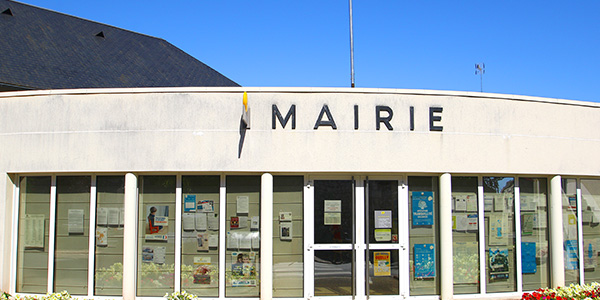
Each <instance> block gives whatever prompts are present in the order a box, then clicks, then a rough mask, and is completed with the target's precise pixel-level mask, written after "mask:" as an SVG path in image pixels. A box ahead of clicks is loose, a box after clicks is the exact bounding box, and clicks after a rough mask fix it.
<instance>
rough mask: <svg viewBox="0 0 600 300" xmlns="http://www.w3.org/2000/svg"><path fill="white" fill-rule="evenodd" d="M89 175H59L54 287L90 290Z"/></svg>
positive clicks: (75, 291) (84, 292)
mask: <svg viewBox="0 0 600 300" xmlns="http://www.w3.org/2000/svg"><path fill="white" fill-rule="evenodd" d="M90 187H91V177H90V176H59V177H57V178H56V244H55V249H56V252H55V254H54V291H65V290H66V291H69V293H71V294H74V295H87V293H88V280H87V279H88V252H89V233H90V230H89V224H90Z"/></svg>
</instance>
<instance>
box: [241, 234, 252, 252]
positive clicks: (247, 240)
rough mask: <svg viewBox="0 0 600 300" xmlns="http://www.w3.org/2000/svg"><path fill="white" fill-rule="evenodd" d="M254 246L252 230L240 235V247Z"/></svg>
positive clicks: (249, 247) (248, 247)
mask: <svg viewBox="0 0 600 300" xmlns="http://www.w3.org/2000/svg"><path fill="white" fill-rule="evenodd" d="M251 248H252V232H245V233H242V234H241V237H240V249H251Z"/></svg>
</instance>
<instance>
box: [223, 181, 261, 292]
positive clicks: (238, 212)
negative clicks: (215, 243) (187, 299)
mask: <svg viewBox="0 0 600 300" xmlns="http://www.w3.org/2000/svg"><path fill="white" fill-rule="evenodd" d="M226 181H227V187H226V188H227V211H226V216H227V218H226V220H227V221H226V222H225V223H226V224H227V225H226V227H227V228H226V229H227V241H226V244H227V251H226V252H225V254H226V255H227V256H226V257H225V261H226V267H227V270H226V273H225V274H226V277H227V285H226V287H225V296H226V297H258V296H260V286H259V278H260V277H259V270H260V266H259V263H260V235H259V229H260V176H227V178H226Z"/></svg>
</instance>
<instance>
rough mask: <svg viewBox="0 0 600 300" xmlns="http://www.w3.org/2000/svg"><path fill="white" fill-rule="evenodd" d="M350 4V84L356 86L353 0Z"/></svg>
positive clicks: (350, 0)
mask: <svg viewBox="0 0 600 300" xmlns="http://www.w3.org/2000/svg"><path fill="white" fill-rule="evenodd" d="M348 1H349V6H350V86H351V87H354V34H353V32H352V0H348Z"/></svg>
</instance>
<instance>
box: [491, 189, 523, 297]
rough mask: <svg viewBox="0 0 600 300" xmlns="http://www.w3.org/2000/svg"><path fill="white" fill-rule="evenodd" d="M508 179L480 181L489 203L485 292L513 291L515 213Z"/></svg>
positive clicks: (514, 285) (512, 192)
mask: <svg viewBox="0 0 600 300" xmlns="http://www.w3.org/2000/svg"><path fill="white" fill-rule="evenodd" d="M514 187H515V180H514V178H512V177H484V178H483V193H484V200H485V201H487V202H488V203H491V202H490V201H493V203H494V204H493V206H492V208H491V209H490V211H489V212H487V211H486V212H485V241H486V246H485V252H486V256H487V257H486V260H485V261H486V272H487V283H488V284H487V292H488V293H494V292H512V291H516V290H517V285H516V268H515V256H516V251H515V229H514V228H515V226H514V223H515V219H514V217H515V213H514V203H515V198H514Z"/></svg>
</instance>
